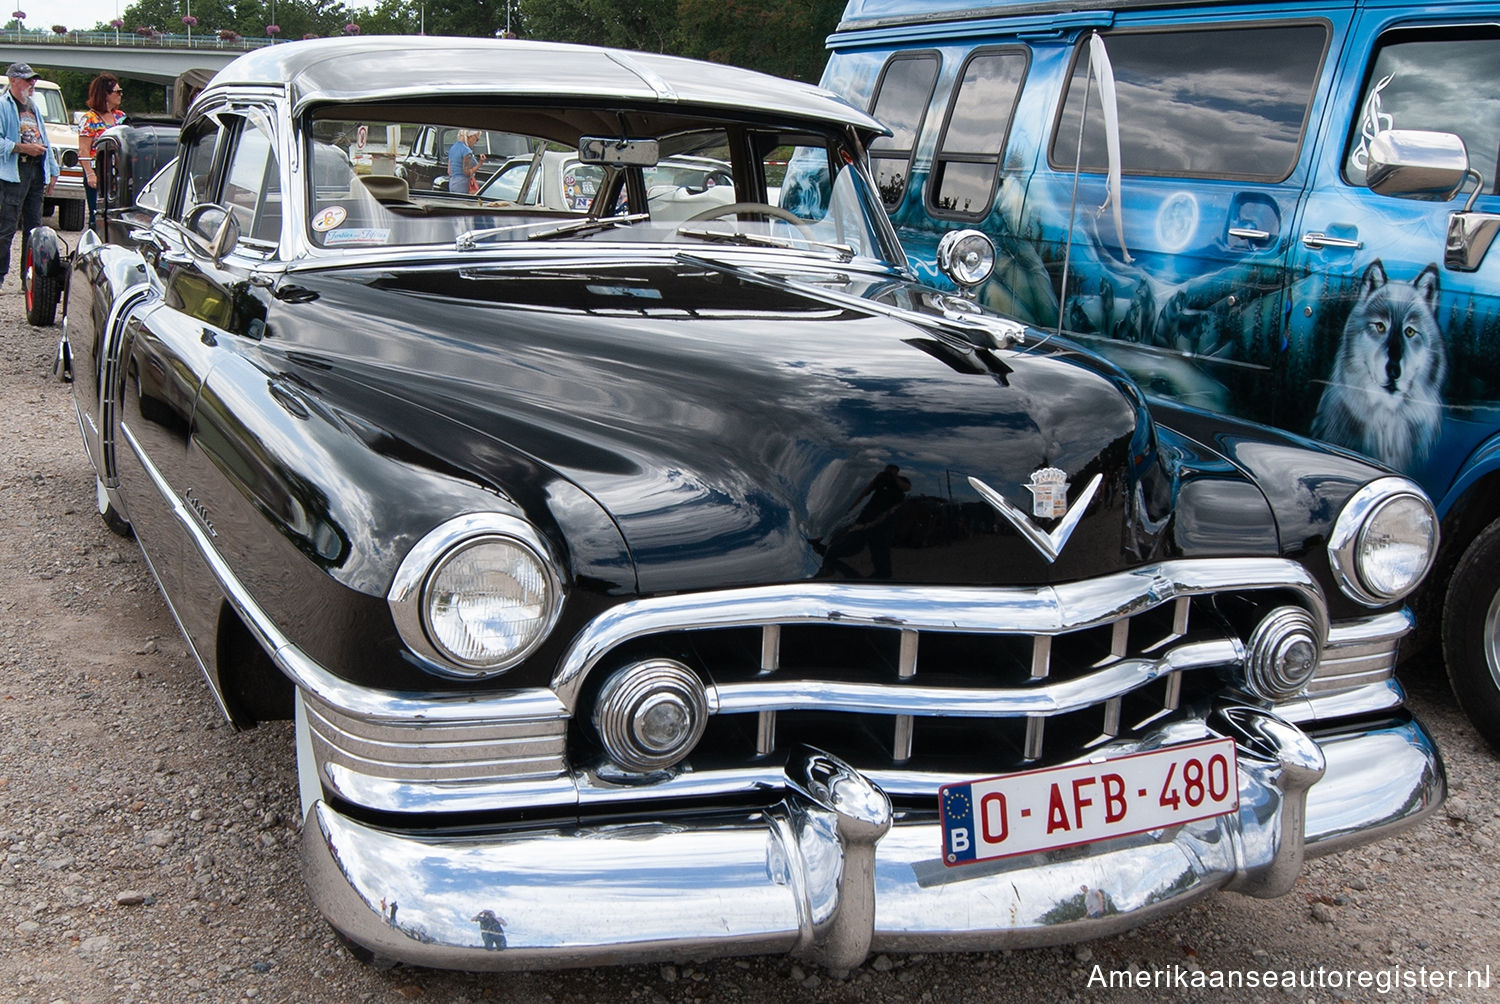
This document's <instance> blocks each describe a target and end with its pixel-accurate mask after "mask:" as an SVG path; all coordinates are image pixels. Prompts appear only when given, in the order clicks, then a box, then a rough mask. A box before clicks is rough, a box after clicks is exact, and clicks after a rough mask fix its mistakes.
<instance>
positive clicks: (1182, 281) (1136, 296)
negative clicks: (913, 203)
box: [1021, 4, 1351, 420]
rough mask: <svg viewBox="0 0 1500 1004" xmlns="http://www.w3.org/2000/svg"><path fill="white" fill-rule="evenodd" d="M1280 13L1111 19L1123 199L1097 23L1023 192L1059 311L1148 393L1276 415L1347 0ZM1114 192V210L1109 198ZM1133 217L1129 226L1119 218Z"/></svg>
mask: <svg viewBox="0 0 1500 1004" xmlns="http://www.w3.org/2000/svg"><path fill="white" fill-rule="evenodd" d="M1319 15H1320V16H1316V17H1314V16H1297V17H1290V16H1289V17H1285V18H1276V19H1269V18H1267V16H1266V13H1265V11H1264V9H1263V8H1261V9H1252V8H1240V9H1236V8H1220V9H1217V10H1215V11H1214V12H1213V15H1212V19H1211V20H1209V19H1207V17H1206V16H1205V17H1203V18H1199V17H1193V18H1186V17H1178V18H1174V19H1173V20H1172V22H1170V23H1163V21H1162V19H1161V17H1160V14H1159V13H1157V12H1155V11H1152V12H1149V13H1147V12H1128V13H1122V14H1121V15H1120V16H1119V17H1117V18H1116V20H1115V24H1114V27H1112V28H1111V29H1110V30H1108V31H1106V32H1104V33H1103V41H1104V43H1105V45H1104V47H1105V50H1106V51H1107V53H1108V59H1109V63H1110V64H1111V65H1112V69H1113V79H1114V88H1115V93H1116V95H1117V106H1118V114H1119V133H1120V164H1121V174H1122V184H1121V197H1120V213H1119V215H1116V213H1115V211H1114V206H1113V204H1112V203H1111V197H1110V194H1109V190H1108V173H1107V167H1108V156H1107V152H1108V151H1107V145H1106V130H1105V114H1104V112H1103V106H1102V103H1101V99H1100V91H1101V87H1100V85H1099V84H1098V83H1097V82H1096V77H1097V74H1096V73H1095V72H1091V70H1090V64H1091V61H1092V59H1093V57H1092V55H1091V51H1090V45H1089V42H1088V37H1087V35H1082V36H1080V37H1079V39H1078V42H1077V44H1076V46H1075V49H1074V58H1073V64H1072V66H1071V68H1070V70H1069V72H1068V76H1067V81H1066V84H1065V87H1064V90H1063V94H1062V96H1061V99H1060V102H1059V105H1058V107H1057V110H1056V113H1055V117H1054V119H1053V123H1052V128H1051V134H1050V137H1049V138H1048V140H1047V142H1046V156H1045V160H1044V162H1039V163H1038V165H1037V170H1036V173H1035V174H1034V176H1033V177H1032V179H1031V183H1030V185H1029V186H1028V188H1027V191H1026V207H1025V210H1024V212H1023V214H1022V224H1021V230H1022V232H1027V233H1035V234H1038V235H1039V241H1038V243H1039V247H1040V254H1041V257H1042V258H1043V260H1044V261H1045V262H1046V263H1047V268H1048V270H1049V272H1050V273H1051V275H1052V280H1053V287H1054V288H1055V289H1057V290H1058V297H1059V303H1060V304H1061V307H1060V316H1059V317H1057V318H1049V319H1043V320H1044V321H1050V322H1053V323H1059V324H1060V326H1061V327H1062V329H1063V330H1065V331H1071V332H1075V333H1078V334H1082V335H1086V336H1087V335H1094V336H1097V339H1096V340H1095V341H1094V344H1096V345H1097V346H1098V347H1099V348H1101V349H1102V350H1103V351H1105V352H1107V353H1108V354H1110V355H1112V356H1114V357H1115V358H1116V359H1117V360H1118V361H1120V362H1122V363H1124V364H1125V365H1126V367H1127V368H1128V369H1130V370H1131V371H1132V373H1133V374H1135V375H1136V376H1137V378H1138V379H1140V381H1141V382H1142V384H1143V385H1144V386H1145V387H1146V388H1147V390H1148V391H1149V392H1152V393H1156V394H1160V395H1163V396H1167V397H1172V398H1174V399H1177V400H1180V401H1184V402H1186V403H1190V404H1194V405H1198V406H1201V407H1205V408H1210V409H1213V410H1216V411H1228V412H1233V413H1238V414H1247V415H1250V416H1252V417H1255V418H1257V419H1260V420H1266V419H1269V418H1270V417H1272V416H1270V415H1268V414H1266V413H1265V409H1264V408H1263V402H1264V399H1265V397H1266V395H1265V379H1266V375H1267V371H1268V370H1269V369H1270V367H1271V366H1272V365H1273V364H1274V362H1275V359H1276V349H1277V345H1278V341H1279V336H1280V324H1281V287H1282V281H1281V274H1282V268H1283V267H1284V264H1285V260H1286V253H1287V248H1288V245H1289V243H1290V240H1291V224H1292V221H1293V219H1294V218H1295V216H1296V211H1297V207H1298V204H1299V201H1300V199H1301V197H1302V194H1303V191H1304V189H1305V187H1306V185H1307V177H1308V172H1309V168H1310V163H1311V159H1312V157H1311V149H1312V147H1311V144H1310V143H1309V142H1307V140H1308V138H1309V137H1310V136H1312V135H1314V134H1315V132H1316V127H1317V123H1318V122H1319V120H1320V118H1321V116H1322V114H1323V108H1324V103H1325V101H1326V90H1327V88H1326V79H1327V78H1328V77H1329V76H1330V75H1331V74H1332V73H1333V72H1334V67H1335V65H1336V63H1337V58H1336V56H1337V52H1338V51H1339V46H1340V45H1341V44H1342V42H1343V39H1344V37H1345V35H1346V32H1347V28H1348V24H1349V21H1350V16H1351V11H1350V9H1349V5H1348V4H1329V5H1326V6H1324V7H1322V8H1320V10H1319ZM1106 206H1108V207H1109V208H1107V209H1106V208H1105V207H1106ZM1121 226H1123V232H1121V229H1120V228H1121Z"/></svg>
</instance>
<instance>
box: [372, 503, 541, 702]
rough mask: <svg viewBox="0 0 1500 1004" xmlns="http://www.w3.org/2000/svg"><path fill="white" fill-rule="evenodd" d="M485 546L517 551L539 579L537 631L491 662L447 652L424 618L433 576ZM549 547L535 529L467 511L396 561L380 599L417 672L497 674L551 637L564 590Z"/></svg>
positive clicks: (498, 515)
mask: <svg viewBox="0 0 1500 1004" xmlns="http://www.w3.org/2000/svg"><path fill="white" fill-rule="evenodd" d="M485 543H503V544H505V545H507V546H511V547H515V548H518V549H519V550H520V551H521V552H522V553H523V554H524V555H527V556H529V557H530V559H531V560H533V561H534V562H535V564H536V568H537V570H538V571H539V572H540V574H541V576H542V578H543V580H544V588H545V590H546V595H545V597H544V599H543V602H542V607H543V612H542V616H541V617H540V618H538V622H539V624H540V627H539V628H538V629H537V630H536V631H535V632H534V633H533V634H532V635H531V636H530V637H529V638H527V639H526V641H525V642H524V643H523V644H521V645H519V646H518V647H516V648H514V649H512V650H510V651H508V652H506V653H504V654H501V655H497V656H495V657H494V658H490V659H484V660H474V659H468V658H464V657H463V656H462V655H460V654H459V653H456V652H453V651H451V650H450V649H449V648H448V647H447V646H445V645H444V644H443V643H442V642H441V641H440V640H439V638H438V637H437V635H436V632H435V631H433V630H432V626H431V618H430V614H429V601H430V599H431V589H432V585H433V582H434V578H435V576H436V573H437V572H438V571H439V570H441V569H443V568H444V567H445V566H446V565H447V564H448V563H449V562H451V561H452V560H453V559H454V558H455V557H457V556H459V555H461V554H463V553H464V552H465V551H467V550H469V549H470V548H473V547H475V546H478V545H481V544H485ZM557 569H558V563H557V561H556V559H555V558H554V557H553V554H552V549H551V547H550V546H549V545H548V544H547V541H546V538H544V537H543V536H542V535H541V533H540V532H538V531H537V529H536V527H534V526H532V525H531V524H530V523H528V522H526V521H525V520H523V519H519V518H517V517H515V516H510V515H507V514H504V513H470V514H468V515H465V516H459V517H456V518H454V519H451V520H448V521H447V522H445V523H442V524H440V525H438V526H437V527H435V528H433V529H432V530H431V531H429V532H428V533H427V535H426V536H424V537H423V538H422V539H421V540H419V541H417V543H416V545H415V546H413V547H412V549H411V550H410V551H408V552H407V554H406V557H405V558H403V559H402V561H401V566H400V567H399V568H398V569H397V570H396V577H395V579H394V581H393V582H392V583H391V588H390V592H389V593H388V594H387V596H386V601H387V603H388V604H389V605H390V609H391V616H392V619H393V620H394V621H395V624H396V630H397V632H398V633H399V634H400V636H401V640H402V641H404V642H405V643H406V645H407V647H408V648H409V649H411V651H412V653H413V654H414V655H415V656H416V657H417V660H418V662H419V663H420V664H421V666H422V668H423V669H426V670H427V671H428V672H431V673H435V674H437V675H439V676H445V677H449V678H452V679H462V680H476V679H485V678H487V677H491V676H497V675H499V674H500V673H503V672H505V671H506V670H508V669H511V668H513V667H515V666H517V665H519V664H520V663H522V662H524V661H525V660H526V659H527V657H528V656H530V655H531V654H532V653H533V652H535V651H536V650H537V648H539V647H540V646H541V645H542V643H543V642H545V641H546V640H547V638H548V637H549V636H550V635H551V633H552V629H553V628H554V627H555V626H556V625H557V619H558V616H559V615H560V614H561V612H562V606H563V599H564V592H563V585H562V579H561V577H560V576H559V575H558V571H557Z"/></svg>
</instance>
